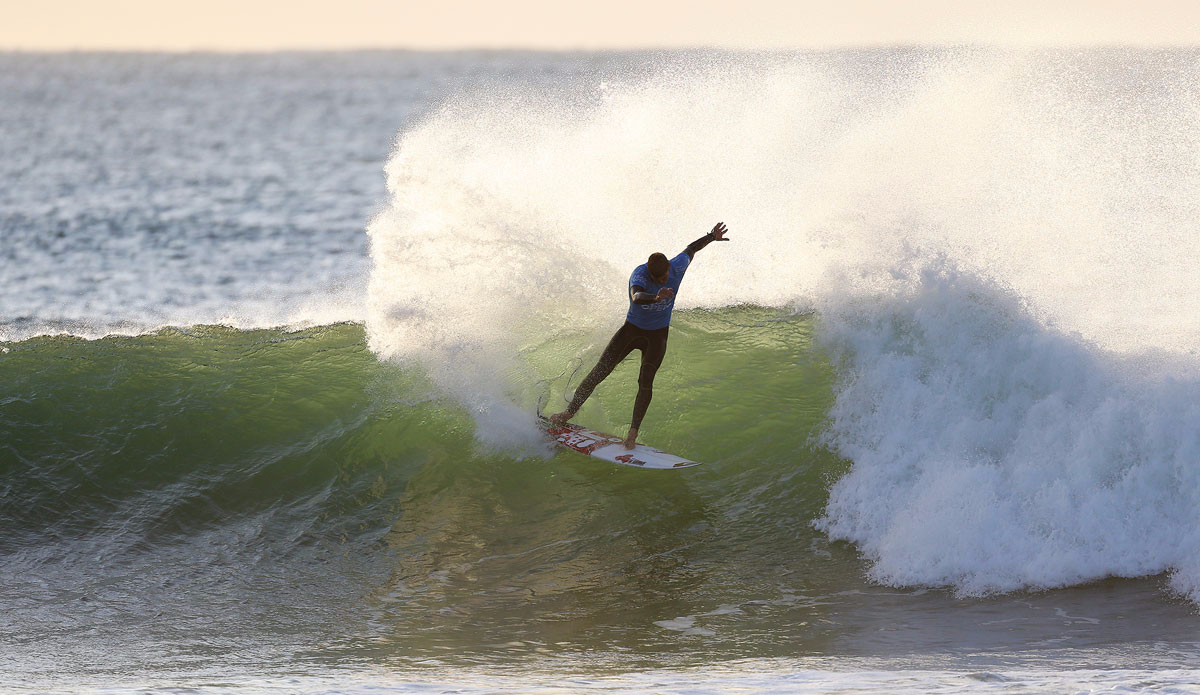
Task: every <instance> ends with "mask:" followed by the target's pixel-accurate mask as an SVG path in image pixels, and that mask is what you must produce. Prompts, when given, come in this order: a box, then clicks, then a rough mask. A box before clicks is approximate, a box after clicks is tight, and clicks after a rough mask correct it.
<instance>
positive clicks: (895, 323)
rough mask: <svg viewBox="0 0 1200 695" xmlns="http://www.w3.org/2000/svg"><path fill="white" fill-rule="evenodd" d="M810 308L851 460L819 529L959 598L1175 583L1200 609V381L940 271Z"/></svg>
mask: <svg viewBox="0 0 1200 695" xmlns="http://www.w3.org/2000/svg"><path fill="white" fill-rule="evenodd" d="M906 280H907V284H906V285H905V286H903V287H902V288H901V289H899V290H898V291H897V292H896V293H895V294H894V295H892V296H889V297H887V298H884V299H883V300H882V301H877V302H874V303H872V302H861V301H845V302H843V303H841V305H840V306H831V307H829V310H828V311H826V312H825V313H824V314H823V318H822V322H823V325H824V328H825V333H824V336H823V339H824V341H825V343H826V346H827V348H828V349H830V350H831V351H832V352H833V353H834V354H835V355H838V356H840V358H841V359H842V361H843V367H844V370H843V372H842V373H841V375H840V384H839V387H838V395H837V399H836V403H835V405H834V407H833V409H832V410H831V413H830V415H831V421H830V426H829V429H828V431H827V432H826V433H825V435H824V439H825V442H826V444H827V445H828V446H830V447H831V448H832V449H833V450H835V451H836V452H837V453H839V454H841V455H842V456H845V457H847V458H849V459H850V460H852V461H853V462H854V463H853V466H852V467H851V469H850V471H849V472H848V473H847V474H846V475H845V476H844V477H843V478H842V479H840V480H839V481H838V482H837V483H836V484H834V485H833V487H832V489H831V491H830V498H829V502H828V506H827V508H826V513H825V516H824V517H823V518H822V519H820V520H818V522H817V525H818V527H819V528H821V529H823V530H825V531H826V532H828V533H829V535H830V536H831V537H832V538H835V539H840V540H849V541H853V542H855V543H857V544H858V545H859V546H860V547H861V548H862V550H863V551H864V552H865V553H866V555H867V556H868V558H869V559H870V560H871V561H872V563H873V565H872V569H871V576H872V577H873V578H874V579H875V580H877V581H880V582H883V583H886V584H892V585H925V586H945V587H952V588H953V589H954V590H955V591H956V592H958V593H959V594H963V595H985V594H990V593H997V592H1008V591H1015V590H1020V589H1046V588H1053V587H1062V586H1068V585H1073V584H1079V583H1082V582H1087V581H1091V580H1096V579H1101V578H1104V577H1110V576H1116V577H1138V576H1147V575H1154V574H1159V573H1164V572H1166V573H1170V575H1171V579H1170V582H1171V586H1172V588H1173V589H1175V590H1176V591H1178V592H1180V593H1181V594H1183V595H1186V596H1187V597H1189V598H1190V599H1191V600H1193V601H1200V563H1198V562H1197V561H1196V560H1195V558H1196V557H1198V556H1200V519H1198V517H1197V516H1196V514H1195V502H1196V500H1197V499H1200V471H1198V470H1197V466H1196V462H1197V460H1198V459H1200V406H1197V405H1196V403H1197V402H1200V382H1198V381H1196V380H1194V379H1191V380H1189V379H1183V378H1178V377H1176V378H1165V377H1161V376H1155V375H1152V374H1150V373H1148V372H1147V371H1146V370H1136V369H1133V368H1132V365H1133V364H1134V362H1133V361H1131V360H1129V359H1126V360H1124V361H1118V360H1117V359H1116V358H1115V357H1114V356H1112V355H1110V354H1108V353H1105V352H1102V351H1100V350H1099V349H1097V348H1095V347H1094V346H1093V345H1091V344H1089V343H1087V342H1084V341H1081V340H1080V339H1079V338H1078V337H1076V336H1071V335H1067V334H1063V333H1061V332H1058V331H1056V330H1054V329H1052V328H1047V327H1046V326H1045V325H1043V324H1042V323H1041V322H1039V321H1038V320H1037V319H1036V318H1035V317H1034V316H1033V314H1032V313H1031V311H1030V310H1029V309H1028V308H1027V307H1026V306H1025V305H1024V304H1023V303H1022V302H1021V301H1020V300H1019V299H1018V298H1017V297H1016V296H1015V295H1014V294H1012V293H1011V292H1009V291H1008V290H1006V289H1004V288H1002V287H999V286H998V285H996V284H994V283H991V282H989V281H986V280H983V279H980V278H979V277H978V276H974V275H971V274H969V273H966V272H963V271H961V270H958V269H955V268H953V267H950V266H949V265H948V264H946V263H944V262H942V263H932V264H930V265H927V266H926V267H925V268H924V269H923V270H922V271H920V272H918V273H914V274H913V275H910V276H909V277H908V278H907V279H906Z"/></svg>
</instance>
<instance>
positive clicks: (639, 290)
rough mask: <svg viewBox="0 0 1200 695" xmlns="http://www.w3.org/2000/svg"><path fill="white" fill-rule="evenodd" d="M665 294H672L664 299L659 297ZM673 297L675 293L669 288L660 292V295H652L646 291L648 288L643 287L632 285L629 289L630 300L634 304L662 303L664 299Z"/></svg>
mask: <svg viewBox="0 0 1200 695" xmlns="http://www.w3.org/2000/svg"><path fill="white" fill-rule="evenodd" d="M664 293H670V294H668V295H667V296H662V297H660V296H659V295H661V294H664ZM673 295H674V293H673V292H671V290H670V288H667V287H664V288H662V289H661V290H659V291H658V294H650V293H649V292H647V291H646V288H645V287H642V286H641V285H631V286H630V287H629V299H631V300H632V301H633V303H634V304H653V303H655V302H661V301H662V300H664V299H670V298H671V296H673Z"/></svg>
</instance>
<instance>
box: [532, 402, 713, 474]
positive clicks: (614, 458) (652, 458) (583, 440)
mask: <svg viewBox="0 0 1200 695" xmlns="http://www.w3.org/2000/svg"><path fill="white" fill-rule="evenodd" d="M538 418H539V419H540V420H541V421H542V427H543V428H544V429H545V430H546V433H547V434H549V435H550V438H551V439H553V440H554V441H555V442H556V443H557V444H558V445H559V446H561V447H563V448H565V449H570V450H571V451H576V452H578V453H581V454H586V455H588V456H591V457H593V458H598V459H603V460H605V461H611V462H612V463H619V464H621V465H622V466H636V467H637V468H688V467H689V466H699V465H700V462H699V461H690V460H688V459H685V458H683V457H681V456H676V455H675V454H669V453H667V452H665V451H662V450H661V449H655V448H654V447H652V446H646V445H645V444H638V445H637V446H635V447H634V448H632V449H626V448H625V447H624V445H623V444H622V442H624V441H625V440H624V439H623V438H621V437H614V436H613V435H611V434H604V433H603V432H597V431H595V430H589V429H588V428H586V427H581V426H579V425H573V424H571V423H569V422H567V423H564V424H562V425H555V424H551V422H550V421H549V420H547V419H546V418H545V417H543V416H541V415H539V416H538Z"/></svg>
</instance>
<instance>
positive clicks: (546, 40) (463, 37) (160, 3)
mask: <svg viewBox="0 0 1200 695" xmlns="http://www.w3.org/2000/svg"><path fill="white" fill-rule="evenodd" d="M913 43H919V44H930V43H933V44H946V43H951V44H955V43H988V44H1004V45H1011V44H1017V45H1094V44H1137V45H1147V44H1151V45H1180V44H1186V45H1200V1H1198V0H1142V1H1140V2H1136V1H1131V0H1119V1H1117V0H894V1H891V2H887V1H884V0H823V1H821V2H813V1H810V0H791V1H788V0H740V1H734V0H727V1H721V2H717V1H714V0H609V1H608V2H598V1H596V0H504V1H503V2H501V1H499V0H493V1H491V2H481V1H478V0H427V1H425V2H414V1H413V0H0V50H74V49H92V50H169V51H189V50H216V51H270V50H280V49H350V48H410V49H435V50H441V49H459V48H531V49H555V50H557V49H625V48H677V47H689V46H709V47H724V48H830V47H841V46H873V45H895V44H913Z"/></svg>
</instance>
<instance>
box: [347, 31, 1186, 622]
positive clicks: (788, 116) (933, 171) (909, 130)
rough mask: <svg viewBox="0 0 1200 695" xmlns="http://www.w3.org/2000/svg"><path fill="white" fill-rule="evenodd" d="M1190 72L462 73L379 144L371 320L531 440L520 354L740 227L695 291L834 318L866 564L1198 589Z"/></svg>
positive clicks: (844, 498)
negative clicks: (718, 225)
mask: <svg viewBox="0 0 1200 695" xmlns="http://www.w3.org/2000/svg"><path fill="white" fill-rule="evenodd" d="M1198 77H1200V57H1198V56H1197V55H1196V54H1195V53H1194V52H1179V51H1174V52H1154V51H1132V50H1111V51H1105V50H1097V51H1088V52H1071V51H1059V52H1046V51H1036V52H1035V51H1030V52H1018V53H1013V52H1001V51H993V50H961V51H940V52H928V53H923V52H920V51H916V52H886V51H881V52H867V53H863V54H855V55H837V56H829V55H799V56H789V57H782V58H781V57H778V56H775V57H761V56H760V57H755V56H740V57H728V56H720V57H713V56H701V57H696V56H692V57H690V58H680V59H679V60H675V61H671V62H669V63H666V64H664V65H663V66H662V67H661V69H660V70H659V71H658V72H657V73H656V74H654V75H653V76H651V77H649V78H644V77H639V78H638V79H635V80H630V81H621V80H619V79H614V80H612V81H602V82H599V83H597V82H595V81H589V80H582V81H581V83H580V84H578V85H575V90H574V91H573V92H571V94H570V95H569V98H563V97H562V96H561V95H555V96H554V98H544V95H541V94H538V93H533V94H531V93H529V92H528V91H522V90H504V89H495V90H490V91H486V92H483V93H472V94H467V95H464V96H461V97H458V98H456V99H454V100H451V101H450V102H449V103H447V104H446V105H445V106H443V107H442V108H441V109H439V110H438V111H437V112H435V113H433V114H431V115H430V116H429V117H427V118H426V119H425V120H423V121H422V122H421V123H420V124H419V125H418V126H416V127H414V128H412V129H410V130H407V131H405V132H404V133H402V134H401V135H400V137H399V138H398V141H397V146H396V151H395V153H394V154H393V156H392V158H391V160H390V161H389V163H388V166H387V174H388V190H389V196H390V206H389V208H388V209H387V210H386V211H385V212H383V213H382V214H380V215H379V216H378V217H376V218H375V219H374V220H373V221H372V223H371V224H370V226H369V233H370V236H371V248H372V260H373V264H374V267H373V272H372V276H371V282H370V287H369V300H368V302H369V303H368V320H367V329H368V335H369V341H370V345H371V348H372V350H373V351H375V353H376V354H378V355H379V356H380V357H382V358H384V359H395V360H399V361H401V362H406V363H415V364H419V365H421V366H422V367H423V368H424V369H426V370H427V371H429V372H430V373H431V374H432V376H433V378H434V380H435V381H436V382H438V383H440V384H441V386H442V387H443V388H444V389H445V390H446V391H447V392H448V393H450V394H451V395H453V396H454V397H456V398H457V399H459V400H460V401H461V402H462V403H463V404H464V405H466V406H468V407H469V408H470V409H471V411H472V413H473V416H474V418H475V421H476V424H477V437H479V438H480V440H481V442H483V443H484V444H485V445H487V446H502V447H512V446H514V445H515V446H517V447H518V448H519V443H518V442H516V439H517V437H516V436H515V435H514V434H513V431H514V429H513V428H514V427H515V426H517V425H518V424H521V423H525V424H523V427H524V429H523V430H522V433H528V435H529V441H533V434H534V430H533V425H532V423H531V422H530V421H529V418H528V416H527V415H526V414H525V413H526V412H527V410H525V411H523V410H521V407H522V406H524V407H525V408H528V406H529V404H530V403H532V402H533V401H534V400H535V398H536V397H537V395H538V394H537V393H536V392H537V391H538V389H539V388H544V387H543V386H542V384H541V382H540V381H538V380H539V379H540V378H541V377H540V376H539V375H533V374H530V373H529V371H528V368H527V367H525V366H523V365H522V360H521V354H522V350H523V348H525V347H527V346H529V345H531V344H533V345H536V344H539V343H540V342H543V341H546V340H547V338H546V336H556V335H561V334H564V333H566V334H571V335H577V336H579V340H580V341H581V343H582V344H584V345H588V346H590V347H588V348H585V349H584V351H583V353H582V354H580V355H578V356H577V358H578V359H580V360H582V361H583V362H585V363H586V362H588V361H589V360H591V359H594V357H595V353H596V352H597V350H598V349H599V346H602V345H603V342H604V341H605V340H606V339H607V334H608V333H609V332H610V331H611V330H613V329H615V328H616V326H617V325H619V323H620V321H621V317H622V316H623V312H624V306H625V297H624V292H623V289H624V286H625V280H626V277H627V275H628V273H629V271H630V270H631V269H632V268H633V267H634V266H635V265H637V264H638V263H641V262H644V259H645V257H646V256H647V255H648V254H649V253H650V252H651V251H656V250H662V251H665V252H668V253H672V254H673V253H676V252H678V250H679V249H682V248H683V246H684V245H686V244H687V243H688V242H689V241H691V240H692V239H694V238H695V237H697V236H699V235H701V234H703V233H704V232H706V231H707V230H708V229H709V227H710V226H711V225H712V224H713V223H714V222H715V221H717V220H724V221H725V222H726V223H727V224H728V225H729V227H730V229H731V233H730V237H731V238H732V239H733V241H732V242H731V243H729V244H722V245H718V246H712V247H710V248H709V249H706V250H705V251H704V252H702V253H701V254H699V255H698V257H697V259H696V261H695V263H694V264H693V265H692V267H691V268H690V269H689V272H688V275H687V278H686V280H685V282H684V285H683V288H682V291H681V292H680V295H679V299H678V301H677V307H678V308H679V309H682V310H686V309H688V308H695V307H723V306H731V305H737V304H757V305H761V306H767V307H778V308H781V309H786V310H791V311H812V310H815V311H816V312H817V315H818V317H819V318H818V325H819V327H820V335H821V340H822V342H823V344H824V345H825V346H826V349H827V350H828V351H829V352H830V354H831V356H832V357H833V358H834V359H835V360H837V363H838V365H840V367H839V368H840V376H839V387H838V391H837V397H838V400H837V404H836V406H835V408H834V409H833V410H832V411H831V413H830V415H831V421H830V425H829V430H828V434H827V436H826V440H825V441H826V443H827V444H828V445H829V446H830V447H831V448H832V449H833V450H834V451H836V452H838V453H840V454H841V455H843V456H845V457H847V458H848V459H850V460H851V461H853V462H854V466H853V468H852V470H851V472H850V473H849V474H848V475H847V476H846V477H845V478H844V479H843V480H841V481H840V482H839V483H838V484H837V485H835V486H834V487H833V489H832V493H831V498H830V502H829V507H828V510H827V516H826V517H825V518H824V519H823V520H822V521H821V522H820V524H821V526H822V528H824V529H826V530H827V531H829V532H830V533H831V535H832V536H833V537H835V538H843V539H847V540H853V541H855V542H856V543H858V544H859V545H860V547H861V548H862V549H863V550H864V552H866V553H867V555H868V557H870V558H871V559H872V560H873V562H874V569H873V575H874V576H875V578H876V579H878V580H880V581H883V582H886V583H891V584H898V585H908V584H915V585H935V586H952V587H955V588H957V589H958V590H959V591H961V592H964V593H967V594H981V593H989V592H994V591H1011V590H1014V589H1020V588H1044V587H1053V586H1064V585H1069V584H1073V583H1078V582H1083V581H1089V580H1092V579H1097V578H1101V577H1104V576H1108V575H1119V576H1141V575H1146V574H1156V573H1159V572H1171V573H1173V575H1172V576H1173V579H1172V585H1173V586H1174V587H1175V589H1176V590H1178V591H1180V592H1182V593H1184V594H1187V595H1190V596H1192V598H1193V599H1195V598H1197V597H1198V596H1200V595H1198V594H1197V593H1196V592H1197V587H1200V574H1198V572H1197V566H1196V565H1195V562H1194V560H1192V559H1191V558H1194V557H1196V556H1197V551H1200V522H1198V521H1197V518H1196V517H1195V515H1194V513H1193V511H1192V510H1193V506H1194V503H1195V501H1196V500H1197V499H1200V478H1198V477H1197V473H1196V463H1195V462H1196V454H1197V452H1198V451H1200V440H1197V438H1196V435H1195V434H1194V433H1195V432H1197V431H1200V410H1197V409H1196V408H1194V407H1192V405H1191V404H1192V403H1194V402H1195V401H1196V399H1195V396H1197V395H1200V380H1198V377H1197V372H1196V370H1195V367H1196V363H1195V348H1194V345H1195V343H1196V341H1197V339H1198V338H1200V318H1197V316H1196V314H1195V311H1194V307H1195V306H1196V305H1197V304H1198V303H1200V273H1196V272H1195V271H1194V268H1193V264H1194V259H1195V258H1196V257H1197V256H1198V253H1200V241H1198V239H1200V237H1198V236H1197V235H1196V234H1195V231H1196V229H1197V223H1198V222H1200V187H1198V186H1197V183H1198V182H1200V126H1198V125H1197V123H1200V120H1198V119H1197V115H1198V114H1200V88H1197V86H1196V85H1197V84H1200V80H1198V79H1197V78H1198ZM566 357H567V356H566V355H564V361H566V359H565V358H566ZM573 357H574V356H573ZM585 368H586V365H585ZM571 386H573V384H563V383H559V384H555V385H554V388H555V389H557V391H556V392H555V394H554V395H555V396H558V393H560V392H564V391H566V392H569V389H570V387H571ZM746 396H747V398H753V394H746ZM514 404H515V405H514ZM761 407H762V408H763V409H764V411H767V410H769V409H770V407H771V404H770V403H768V402H763V403H761Z"/></svg>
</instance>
